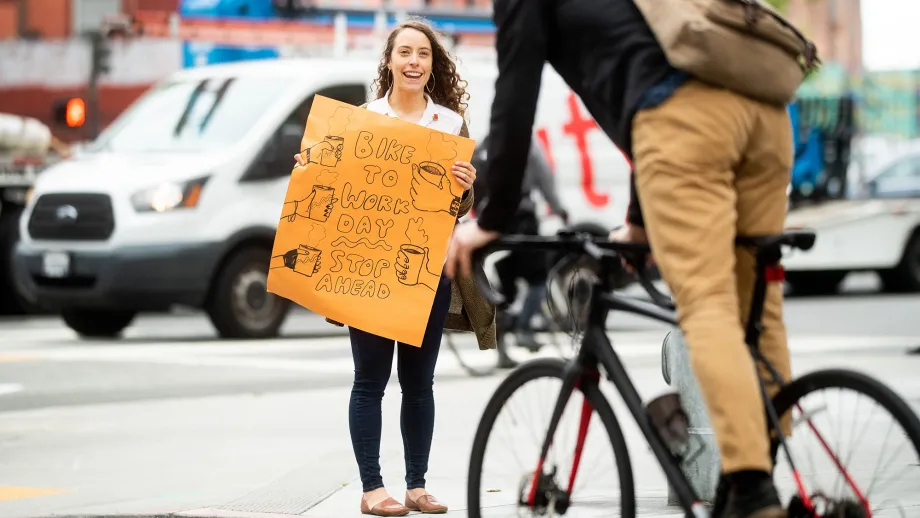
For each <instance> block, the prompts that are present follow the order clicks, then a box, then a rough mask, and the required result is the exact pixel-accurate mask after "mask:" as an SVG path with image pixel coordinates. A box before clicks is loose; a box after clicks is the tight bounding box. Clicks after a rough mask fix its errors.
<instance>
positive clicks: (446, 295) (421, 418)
mask: <svg viewBox="0 0 920 518" xmlns="http://www.w3.org/2000/svg"><path fill="white" fill-rule="evenodd" d="M449 308H450V280H449V279H448V278H447V277H444V276H441V281H440V284H439V285H438V291H437V293H436V294H435V297H434V304H433V305H432V307H431V314H430V316H429V317H428V326H427V328H426V329H425V338H424V340H423V341H422V347H420V348H419V347H414V346H412V345H408V344H404V343H401V342H400V343H399V344H398V345H397V348H398V349H399V357H398V360H397V373H398V375H399V386H400V387H401V388H402V412H401V414H400V430H401V431H402V439H403V452H404V454H405V459H406V489H416V488H423V487H425V473H427V472H428V453H429V452H430V451H431V436H432V434H433V433H434V391H433V390H432V387H433V385H434V367H435V364H436V363H437V361H438V350H439V349H440V348H441V335H442V333H443V332H444V320H445V319H446V318H447V311H448V309H449ZM348 333H349V336H350V337H351V354H352V356H353V357H354V360H355V382H354V385H353V386H352V389H351V401H350V402H349V405H348V427H349V429H350V431H351V444H352V446H353V447H354V450H355V460H357V461H358V472H359V473H360V475H361V484H362V485H363V486H364V492H365V493H366V492H368V491H373V490H374V489H377V488H381V487H383V478H382V477H381V476H380V429H381V426H382V425H381V410H380V407H381V402H382V400H383V392H384V389H385V388H386V386H387V382H388V381H389V380H390V371H391V370H392V368H393V349H394V347H393V344H394V341H393V340H390V339H388V338H383V337H382V336H377V335H374V334H371V333H367V332H364V331H361V330H359V329H355V328H353V327H350V328H349V329H348Z"/></svg>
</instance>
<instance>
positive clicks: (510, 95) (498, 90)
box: [478, 0, 547, 231]
mask: <svg viewBox="0 0 920 518" xmlns="http://www.w3.org/2000/svg"><path fill="white" fill-rule="evenodd" d="M545 2H546V0H496V1H495V4H494V5H495V8H494V14H493V20H494V22H495V26H496V28H497V31H496V41H495V48H496V51H497V54H498V78H497V79H496V80H495V97H494V99H493V101H492V117H491V121H490V124H489V147H488V148H487V149H488V152H487V157H486V160H487V164H488V166H487V169H488V171H489V173H488V177H487V178H486V185H487V188H486V190H487V192H488V197H489V200H488V202H487V203H486V205H485V207H484V208H483V210H482V213H481V214H480V215H479V218H478V219H479V226H480V227H482V228H483V229H485V230H497V231H506V230H508V227H509V225H510V224H511V223H513V221H514V218H513V215H514V213H515V211H516V210H517V207H518V205H520V202H521V183H522V182H523V179H524V169H525V168H526V167H527V158H528V154H529V152H530V140H531V136H532V135H531V134H532V132H533V122H534V116H535V112H536V111H537V99H538V97H539V94H540V81H541V79H542V77H543V63H544V62H545V60H546V37H547V35H546V24H545V21H544V16H545V13H544V10H545Z"/></svg>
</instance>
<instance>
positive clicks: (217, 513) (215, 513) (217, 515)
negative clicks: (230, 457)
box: [169, 507, 298, 518]
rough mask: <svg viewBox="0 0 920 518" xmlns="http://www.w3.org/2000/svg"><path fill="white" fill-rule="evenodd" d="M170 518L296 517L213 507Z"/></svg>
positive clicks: (179, 513)
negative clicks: (177, 517)
mask: <svg viewBox="0 0 920 518" xmlns="http://www.w3.org/2000/svg"><path fill="white" fill-rule="evenodd" d="M169 516H170V517H173V516H181V517H183V518H290V517H291V516H298V515H296V514H281V513H259V512H249V511H228V510H226V509H218V508H215V507H202V508H201V509H192V510H190V511H180V512H177V513H171V514H170V515H169Z"/></svg>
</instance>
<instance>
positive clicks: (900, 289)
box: [879, 229, 920, 293]
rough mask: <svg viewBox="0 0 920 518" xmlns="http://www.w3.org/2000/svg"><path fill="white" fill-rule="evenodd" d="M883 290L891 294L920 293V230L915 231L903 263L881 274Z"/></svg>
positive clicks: (906, 248) (908, 244) (908, 242)
mask: <svg viewBox="0 0 920 518" xmlns="http://www.w3.org/2000/svg"><path fill="white" fill-rule="evenodd" d="M879 277H881V279H882V289H883V290H884V291H886V292H889V293H910V292H915V291H920V229H917V230H915V231H914V233H913V235H912V236H911V237H910V240H908V241H907V246H906V247H905V248H904V255H903V256H902V257H901V262H900V263H898V265H897V266H896V267H895V268H893V269H891V270H884V271H880V272H879Z"/></svg>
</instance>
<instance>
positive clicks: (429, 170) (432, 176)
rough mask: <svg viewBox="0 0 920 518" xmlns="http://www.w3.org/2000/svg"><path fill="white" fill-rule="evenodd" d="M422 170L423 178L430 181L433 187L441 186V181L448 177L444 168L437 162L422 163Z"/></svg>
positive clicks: (420, 164)
mask: <svg viewBox="0 0 920 518" xmlns="http://www.w3.org/2000/svg"><path fill="white" fill-rule="evenodd" d="M418 167H419V169H420V170H421V171H420V172H421V175H422V178H424V179H425V180H428V182H429V183H430V184H431V185H435V186H438V187H440V186H441V179H442V178H444V176H446V175H447V171H445V170H444V166H442V165H441V164H439V163H437V162H427V161H426V162H421V163H419V165H418Z"/></svg>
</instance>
